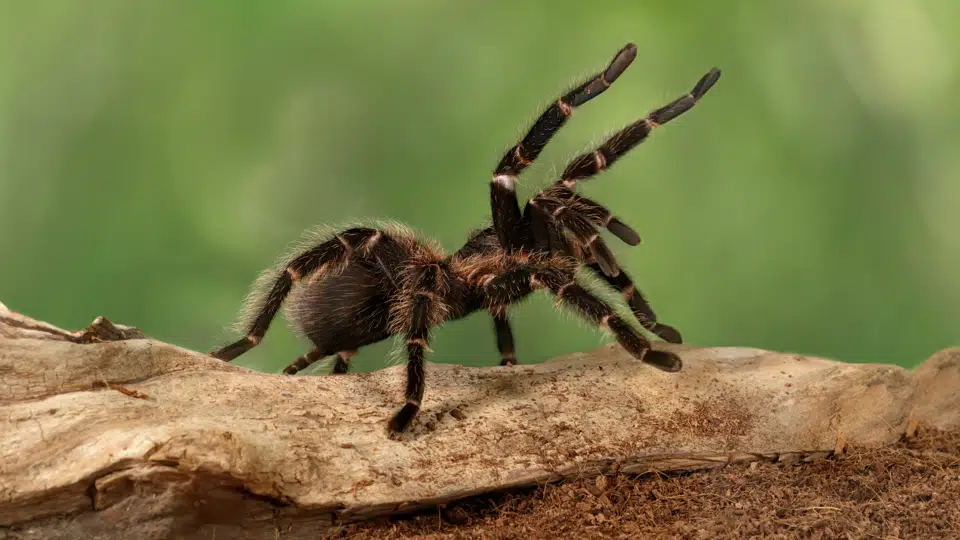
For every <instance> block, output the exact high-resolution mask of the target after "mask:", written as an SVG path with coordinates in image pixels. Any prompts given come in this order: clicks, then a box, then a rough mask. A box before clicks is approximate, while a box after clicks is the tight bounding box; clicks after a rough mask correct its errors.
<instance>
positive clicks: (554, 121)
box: [490, 43, 637, 250]
mask: <svg viewBox="0 0 960 540" xmlns="http://www.w3.org/2000/svg"><path fill="white" fill-rule="evenodd" d="M636 56H637V46H636V45H634V44H633V43H628V44H627V45H626V46H624V47H623V49H621V50H620V52H618V53H617V55H616V56H615V57H614V58H613V60H611V62H610V64H608V65H607V67H606V69H604V70H603V71H602V72H600V73H598V74H597V75H595V76H594V77H592V78H591V79H590V80H588V81H586V82H584V83H582V84H580V85H579V86H577V87H576V88H574V89H573V90H570V91H569V92H567V93H566V94H564V95H563V96H561V97H560V98H558V99H557V101H555V102H554V103H552V104H551V105H550V106H549V107H547V109H546V110H544V111H543V112H542V113H541V114H540V116H539V117H538V118H537V120H536V121H535V122H534V123H533V126H531V128H530V129H529V130H528V131H527V134H526V135H525V136H524V137H523V139H522V140H521V141H520V142H518V143H517V144H516V145H514V146H513V147H512V148H510V149H509V150H507V152H506V154H504V156H503V158H502V159H501V160H500V163H499V164H498V165H497V167H496V169H495V170H494V172H493V179H492V180H491V182H490V202H491V209H492V213H493V227H494V229H495V231H496V234H497V238H498V239H499V241H500V245H501V246H503V248H504V249H507V250H517V249H520V248H521V247H522V238H521V236H520V235H519V234H517V229H518V226H519V225H520V222H521V219H522V216H521V214H520V207H519V202H518V201H517V195H516V180H517V176H519V175H520V173H521V172H522V171H523V170H524V169H526V168H527V167H528V166H530V164H531V163H533V162H534V161H535V160H536V159H537V157H538V156H539V155H540V152H542V151H543V148H544V147H545V146H546V145H547V143H548V142H549V141H550V139H551V138H553V136H554V135H555V134H556V133H557V132H558V131H559V130H560V128H561V127H563V125H564V124H565V123H566V121H567V119H568V118H569V117H570V115H571V114H573V110H574V109H575V108H577V107H579V106H580V105H583V104H584V103H586V102H588V101H590V100H591V99H593V98H595V97H597V96H599V95H600V94H602V93H603V92H604V91H605V90H606V89H607V88H609V87H610V85H612V84H613V83H614V81H616V80H617V78H618V77H620V75H621V74H622V73H623V72H624V70H626V69H627V67H628V66H629V65H630V63H631V62H633V60H634V58H636Z"/></svg>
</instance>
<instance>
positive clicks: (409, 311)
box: [387, 264, 450, 436]
mask: <svg viewBox="0 0 960 540" xmlns="http://www.w3.org/2000/svg"><path fill="white" fill-rule="evenodd" d="M416 270H417V271H415V272H414V273H412V275H411V276H410V278H409V279H408V281H407V283H409V286H408V287H407V290H405V291H403V293H402V297H401V299H400V300H399V301H398V302H397V303H396V305H395V306H394V307H393V308H392V309H393V310H394V311H395V312H396V314H397V316H398V319H400V320H401V321H402V324H403V325H404V326H405V329H404V334H405V335H406V338H407V387H406V391H405V392H404V396H405V397H406V399H407V402H406V403H405V404H404V405H403V407H401V408H400V410H399V411H397V412H396V414H394V415H393V417H392V418H391V419H390V422H389V423H388V424H387V427H388V429H389V430H390V432H391V434H392V435H394V436H395V435H397V434H399V433H401V432H402V431H403V430H404V429H406V428H407V426H409V425H410V422H411V421H413V419H414V417H416V416H417V413H418V412H419V411H420V405H421V403H422V402H423V391H424V387H425V385H426V374H425V372H424V355H425V354H426V352H427V351H428V350H429V347H428V342H429V340H430V328H431V327H433V326H436V325H439V324H441V323H442V322H443V320H444V319H445V318H446V314H447V313H446V311H447V306H446V305H445V304H444V303H443V302H444V299H443V298H442V297H443V293H444V292H446V291H448V290H449V288H450V287H449V284H448V283H447V279H448V276H447V274H446V273H445V272H443V271H441V269H440V266H439V265H438V264H427V265H423V266H420V267H419V268H417V269H416Z"/></svg>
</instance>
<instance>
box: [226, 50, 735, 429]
mask: <svg viewBox="0 0 960 540" xmlns="http://www.w3.org/2000/svg"><path fill="white" fill-rule="evenodd" d="M636 50H637V49H636V46H635V45H634V44H632V43H631V44H628V45H627V46H626V47H624V48H623V49H622V50H621V51H620V52H619V53H617V55H616V56H615V57H614V58H613V60H612V61H611V62H610V64H609V65H608V66H607V68H606V69H604V70H603V71H602V72H601V73H598V74H597V75H596V76H594V77H593V78H591V79H590V80H588V81H586V82H585V83H583V84H581V85H580V86H577V87H576V88H574V89H573V90H571V91H569V92H568V93H566V94H565V95H563V96H562V97H560V98H559V99H557V100H556V101H555V102H554V103H553V104H551V105H550V106H549V107H548V108H547V109H546V110H545V111H544V112H543V113H542V114H541V115H540V117H539V118H538V119H537V120H536V121H535V122H534V124H533V126H532V127H531V128H530V130H529V131H528V132H527V134H526V136H525V137H524V138H523V140H521V141H520V142H519V143H517V144H516V145H515V146H513V147H512V148H511V149H510V150H508V151H507V153H506V154H505V155H504V157H503V159H501V160H500V163H499V164H498V165H497V167H496V169H495V171H494V173H493V179H492V182H491V185H490V188H491V206H492V213H493V225H492V226H490V227H487V228H485V229H482V230H478V231H474V232H473V233H472V234H471V235H470V237H469V239H468V240H467V242H466V244H465V245H464V246H463V247H462V248H460V249H459V250H458V251H457V252H456V253H453V254H452V255H446V254H444V253H443V251H442V250H441V249H440V248H439V247H438V246H436V245H434V244H432V243H428V242H425V241H422V240H420V239H418V238H417V237H416V235H414V234H413V233H412V232H411V231H410V230H408V229H406V228H404V227H403V226H400V225H394V224H388V225H381V226H375V227H353V228H349V229H346V230H343V231H340V232H336V233H334V234H332V235H330V236H328V237H327V238H326V239H324V240H322V241H315V242H314V243H313V244H312V245H311V246H309V247H307V248H305V249H303V250H300V251H299V252H297V253H296V254H295V255H293V256H292V257H291V258H290V259H288V260H287V262H286V263H285V264H283V265H282V266H281V267H280V268H278V269H276V270H275V271H271V272H268V273H267V274H265V275H264V277H265V278H266V279H264V280H261V281H260V282H259V283H263V284H264V285H265V286H264V287H263V288H261V289H260V293H259V294H254V295H253V296H252V297H251V300H250V301H249V302H248V311H249V312H250V314H251V317H250V318H249V321H248V323H247V325H246V327H247V334H246V336H245V337H243V338H242V339H240V340H238V341H236V342H234V343H232V344H230V345H227V346H225V347H223V348H222V349H220V350H218V351H216V352H214V353H212V354H213V356H214V357H216V358H219V359H222V360H226V361H230V360H233V359H234V358H236V357H237V356H239V355H241V354H243V353H244V352H246V351H248V350H250V349H251V348H253V347H254V346H256V345H257V344H258V343H260V341H261V340H262V339H263V337H264V335H265V334H266V332H267V328H268V327H269V325H270V323H271V321H272V320H273V319H274V317H275V316H276V314H277V313H278V311H279V310H280V308H281V305H282V304H283V303H284V300H285V299H287V298H288V296H290V295H291V292H295V294H294V295H293V296H292V297H291V299H290V302H288V308H287V313H288V315H289V318H290V319H291V321H292V322H293V324H294V326H295V327H296V328H297V329H298V330H299V331H301V332H302V333H303V334H304V335H306V336H307V337H308V338H309V339H310V340H311V341H312V342H313V344H314V345H315V347H314V348H313V349H312V350H311V351H309V352H308V353H306V354H305V355H303V356H301V357H300V358H298V359H297V360H296V361H295V362H293V363H292V364H290V365H289V366H288V367H287V368H286V369H285V370H284V373H287V374H294V373H297V372H298V371H299V370H302V369H304V368H305V367H307V366H308V365H310V364H312V363H313V362H316V361H317V360H320V359H322V358H324V357H328V356H332V355H336V361H335V363H334V367H333V373H346V372H347V370H348V367H349V361H350V357H351V356H352V355H354V354H355V353H356V350H357V349H358V348H360V347H363V346H365V345H369V344H372V343H376V342H378V341H381V340H383V339H385V338H387V337H390V336H394V335H400V336H403V337H405V338H406V349H407V360H408V361H407V384H406V400H407V401H406V404H405V405H404V406H403V407H402V408H401V409H400V410H399V411H398V412H397V413H396V414H394V416H393V417H392V418H391V419H390V421H389V423H388V429H389V431H390V432H391V435H392V436H395V435H397V434H399V433H401V432H402V431H404V429H405V428H407V427H408V426H409V425H410V422H411V421H412V420H413V418H414V417H415V416H416V414H417V412H418V411H419V409H420V405H421V402H422V400H423V393H424V354H425V352H426V351H428V350H429V349H428V342H429V339H430V330H431V329H432V328H434V327H437V326H439V325H441V324H443V323H445V322H446V321H451V320H455V319H460V318H462V317H465V316H467V315H469V314H471V313H473V312H476V311H479V310H481V309H484V310H487V311H488V312H489V313H490V314H491V315H492V317H493V321H494V328H495V332H496V338H497V346H498V349H499V351H500V355H501V365H513V364H515V363H516V357H515V354H514V341H513V333H512V331H511V329H510V324H509V322H508V320H507V308H508V306H510V305H511V304H514V303H516V302H518V301H520V300H521V299H523V298H524V297H526V296H528V295H529V294H531V293H532V292H533V291H534V290H535V289H545V290H547V291H549V292H550V293H551V294H553V295H554V296H555V297H556V299H557V301H558V304H565V305H567V306H569V307H572V308H574V309H575V310H577V311H579V312H580V314H581V315H583V316H584V317H585V318H586V319H588V320H589V321H591V322H593V323H594V324H597V325H599V326H601V327H604V328H606V329H608V330H609V331H610V332H612V333H613V335H614V337H615V338H616V339H617V341H618V342H619V343H620V345H621V346H622V347H623V348H624V349H626V350H627V351H628V352H629V353H630V354H631V355H633V356H634V357H636V358H637V359H639V360H641V361H643V362H645V363H647V364H650V365H652V366H655V367H657V368H659V369H662V370H665V371H678V370H679V369H680V368H681V365H682V364H681V361H680V358H678V357H677V356H676V355H674V354H672V353H670V352H666V351H659V350H653V349H651V346H650V342H649V341H648V340H647V339H646V338H645V337H644V336H643V335H642V334H641V333H640V332H639V331H638V330H637V329H636V328H635V327H633V326H632V325H631V324H629V323H628V322H627V321H625V320H623V319H622V318H621V317H619V316H618V315H616V314H615V313H614V311H613V309H612V308H611V307H610V306H609V305H608V304H606V303H605V302H603V301H601V300H600V299H598V298H597V297H595V296H594V295H593V294H591V293H590V292H589V291H587V290H586V289H585V288H584V287H583V286H581V284H579V283H578V282H577V280H576V279H575V274H576V273H577V272H578V271H579V270H580V268H581V267H583V266H587V267H589V268H590V269H591V270H592V271H593V272H594V273H596V274H597V275H599V276H600V277H601V278H603V279H604V280H605V281H606V282H607V283H608V284H609V285H611V286H612V287H614V288H615V289H617V290H618V291H620V293H621V294H622V295H623V297H624V299H625V300H626V302H627V303H628V304H629V305H630V307H631V310H632V311H633V313H634V314H635V316H636V318H637V319H638V321H639V323H640V324H641V326H643V327H644V328H646V329H647V330H649V331H651V332H652V333H654V334H656V335H657V336H659V337H661V338H662V339H665V340H667V341H671V342H676V343H679V342H681V337H680V333H679V332H677V330H676V329H674V328H673V327H671V326H669V325H665V324H662V323H659V322H657V317H656V315H655V314H654V312H653V310H652V309H651V307H650V305H649V304H648V302H647V301H646V299H644V297H643V295H642V294H641V293H640V291H638V290H637V289H636V287H635V286H634V285H633V282H632V281H631V279H630V278H629V277H628V276H627V275H626V273H624V272H623V271H622V270H620V268H619V267H618V264H617V261H616V259H615V258H614V256H613V254H612V253H611V252H610V250H609V249H608V248H607V246H606V244H605V243H604V242H603V240H602V239H601V238H600V233H599V228H606V229H607V230H609V231H610V232H611V233H613V234H614V235H615V236H617V237H618V238H620V239H621V240H623V241H624V242H626V243H627V244H630V245H636V244H638V243H639V242H640V238H639V236H638V235H637V233H636V232H635V231H634V230H633V229H631V228H630V227H629V226H627V225H626V224H624V223H623V222H622V221H620V220H619V219H617V218H616V217H614V216H613V214H611V213H610V211H609V210H607V209H606V208H604V207H603V206H601V205H600V204H598V203H596V202H594V201H592V200H590V199H587V198H586V197H583V196H581V195H578V194H576V193H575V188H576V185H577V183H578V182H579V181H581V180H586V179H588V178H590V177H592V176H595V175H597V174H598V173H600V172H601V171H603V170H604V169H606V168H608V167H610V166H611V165H612V164H613V163H614V162H615V161H616V160H617V159H619V158H620V157H621V156H623V155H624V154H625V153H627V152H628V151H629V150H630V149H632V148H633V147H635V146H636V145H638V144H639V143H641V142H642V141H643V140H644V139H645V138H646V137H647V136H648V135H649V134H650V131H651V130H652V129H653V128H655V127H657V126H660V125H663V124H665V123H667V122H669V121H670V120H672V119H674V118H676V117H677V116H679V115H680V114H682V113H684V112H686V111H687V110H689V109H690V108H692V107H693V106H694V105H695V104H696V103H697V101H698V100H699V99H700V98H701V97H703V95H704V94H705V93H706V92H707V91H708V90H709V89H710V87H712V86H713V84H714V83H716V81H717V79H718V78H719V77H720V71H719V70H718V69H716V68H714V69H711V70H710V71H709V72H708V73H707V74H706V75H704V76H703V77H702V78H701V79H700V80H699V82H697V84H696V86H695V87H694V88H693V90H691V91H690V93H688V94H685V95H683V96H682V97H680V98H678V99H676V100H674V101H673V102H671V103H670V104H668V105H666V106H664V107H661V108H659V109H657V110H655V111H653V112H651V113H650V114H648V115H647V116H646V117H644V118H642V119H640V120H638V121H636V122H634V123H632V124H630V125H628V126H626V127H625V128H623V129H622V130H620V131H619V132H617V133H615V134H614V135H613V136H611V137H610V138H609V139H607V140H606V141H605V142H604V143H603V144H602V145H600V146H599V147H598V148H597V149H596V150H595V151H593V152H589V153H586V154H583V155H580V156H578V157H576V158H574V159H573V160H572V161H571V162H570V164H569V165H568V166H567V167H566V169H565V170H564V171H563V174H562V175H561V177H560V179H559V180H557V181H556V182H555V183H554V184H553V185H551V186H550V187H548V188H546V189H544V190H543V191H541V192H540V193H539V194H538V195H537V196H536V197H534V198H533V199H531V200H530V201H529V202H527V204H526V205H525V207H524V209H523V211H522V212H521V210H520V207H519V204H518V201H517V196H516V193H515V191H514V185H515V181H516V178H517V176H518V175H519V174H520V173H521V172H522V171H523V170H524V169H525V168H527V166H529V165H530V164H531V163H532V162H533V161H534V160H535V159H536V158H537V156H538V155H539V154H540V152H541V151H542V150H543V148H544V146H546V144H547V142H548V141H549V140H550V139H551V138H552V137H553V135H554V134H556V132H557V131H558V130H559V129H560V128H561V127H562V126H563V125H564V123H565V122H566V121H567V119H568V118H569V117H570V115H571V114H572V113H573V110H574V109H575V108H576V107H578V106H580V105H583V104H584V103H586V102H587V101H589V100H591V99H593V98H594V97H596V96H598V95H600V94H602V93H603V92H604V91H605V90H606V89H607V88H609V87H610V85H611V84H612V83H613V82H614V81H615V80H616V79H617V78H618V77H619V76H620V75H621V74H622V73H623V72H624V70H625V69H626V68H627V67H628V66H629V65H630V63H631V62H632V61H633V59H634V58H635V57H636ZM295 285H299V286H298V287H297V288H296V290H294V286H295Z"/></svg>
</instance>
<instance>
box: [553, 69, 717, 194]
mask: <svg viewBox="0 0 960 540" xmlns="http://www.w3.org/2000/svg"><path fill="white" fill-rule="evenodd" d="M719 79H720V70H719V69H717V68H713V69H711V70H710V71H708V72H707V73H706V74H705V75H704V76H703V77H701V78H700V80H699V81H697V84H696V86H694V88H693V90H691V91H690V93H688V94H684V95H683V96H681V97H679V98H677V99H675V100H673V101H671V102H670V103H668V104H666V105H664V106H663V107H660V108H659V109H657V110H655V111H653V112H651V113H649V114H648V115H647V116H645V117H643V118H641V119H640V120H637V121H636V122H634V123H632V124H630V125H628V126H626V127H624V128H623V129H621V130H620V131H618V132H617V133H614V134H613V135H612V136H610V137H609V138H608V139H607V140H606V141H604V142H603V144H601V145H600V146H599V147H597V149H596V150H594V151H592V152H587V153H585V154H581V155H579V156H577V157H575V158H573V159H572V160H571V161H570V163H569V164H568V165H567V167H566V168H565V169H564V171H563V174H562V175H561V176H560V179H559V180H557V182H556V183H557V184H561V185H564V186H566V187H568V188H571V189H575V186H576V184H577V182H579V181H581V180H587V179H589V178H591V177H593V176H596V175H598V174H600V173H601V172H603V171H604V170H606V169H608V168H610V166H612V165H613V164H614V163H615V162H616V161H617V160H618V159H620V158H621V157H623V156H624V155H625V154H626V153H627V152H629V151H630V150H632V149H633V148H635V147H636V146H637V145H638V144H640V143H642V142H643V141H644V140H646V138H647V136H649V135H650V132H651V131H652V130H653V129H654V128H656V127H659V126H662V125H664V124H666V123H667V122H669V121H671V120H673V119H674V118H677V117H678V116H680V115H682V114H683V113H685V112H687V111H689V110H690V109H692V108H693V106H694V105H696V104H697V102H698V101H700V99H701V98H703V96H704V94H706V93H707V91H708V90H710V88H712V87H713V85H714V84H716V82H717V80H719Z"/></svg>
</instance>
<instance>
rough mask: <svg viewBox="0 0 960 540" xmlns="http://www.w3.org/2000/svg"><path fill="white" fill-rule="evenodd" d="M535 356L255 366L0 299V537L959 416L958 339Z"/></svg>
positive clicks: (316, 507)
mask: <svg viewBox="0 0 960 540" xmlns="http://www.w3.org/2000/svg"><path fill="white" fill-rule="evenodd" d="M657 347H664V348H669V349H670V350H673V351H675V352H677V353H678V354H679V355H680V356H681V357H682V359H683V361H684V369H683V370H682V371H681V372H679V373H674V374H670V373H664V372H661V371H658V370H656V369H651V368H649V367H647V366H644V365H642V364H640V363H638V362H637V361H635V360H634V359H633V358H631V357H630V356H629V355H627V354H625V353H624V352H623V351H622V350H621V349H620V348H618V347H617V346H616V345H609V346H605V347H601V348H599V349H597V350H595V351H592V352H589V353H581V354H572V355H569V356H565V357H563V358H558V359H556V360H553V361H550V362H547V363H545V364H540V365H530V366H524V365H521V366H516V367H512V368H510V367H499V366H498V367H488V368H467V367H462V366H457V365H443V364H431V365H430V366H429V371H428V378H429V382H428V385H427V395H426V399H425V402H424V409H423V410H422V412H421V413H420V416H419V417H418V419H417V421H416V422H415V424H414V426H413V428H412V430H411V432H410V433H409V434H408V435H407V436H406V437H405V439H404V440H401V441H395V440H391V439H389V438H388V437H387V433H386V429H385V426H386V420H387V419H388V418H389V417H390V415H391V414H392V413H393V412H394V411H395V410H396V408H397V407H399V406H400V405H401V404H402V388H403V377H404V369H403V367H402V366H395V367H391V368H387V369H384V370H381V371H378V372H376V373H357V374H350V375H339V376H294V377H290V376H284V375H274V374H266V373H259V372H256V371H252V370H249V369H244V368H240V367H236V366H232V365H230V364H227V363H224V362H221V361H218V360H215V359H213V358H211V357H209V356H207V355H205V354H201V353H197V352H193V351H189V350H185V349H182V348H179V347H176V346H174V345H170V344H166V343H161V342H158V341H154V340H150V339H146V338H144V337H143V335H142V334H141V333H140V332H139V331H137V330H136V329H135V328H131V327H124V326H119V325H113V324H112V323H110V322H109V321H107V320H106V319H103V318H99V319H97V321H95V323H94V324H92V325H91V326H90V327H88V328H87V329H85V330H83V331H80V332H68V331H64V330H61V329H59V328H56V327H53V326H51V325H48V324H45V323H43V322H40V321H35V320H33V319H30V318H29V317H25V316H23V315H19V314H16V313H13V312H10V311H7V310H6V309H5V308H3V307H2V304H0V537H4V538H7V537H9V538H29V539H34V538H36V539H40V538H43V539H58V538H63V539H67V538H69V539H74V538H105V539H106V538H111V539H112V538H138V539H140V540H144V539H153V538H157V539H166V538H234V539H244V538H251V539H253V538H266V537H269V538H273V537H275V536H276V537H280V538H315V537H316V536H317V535H318V534H325V533H330V532H332V531H334V530H335V528H336V527H337V525H338V524H339V523H344V522H349V521H353V520H359V519H364V518H369V517H372V516H377V515H383V514H392V513H399V512H406V511H410V510H414V509H417V508H422V507H425V506H430V505H441V504H444V503H446V502H450V501H453V500H457V499H460V498H463V497H467V496H470V495H476V494H481V493H486V492H492V491H499V490H504V489H510V488H516V487H521V486H530V485H535V484H540V483H544V482H550V481H555V480H560V479H564V478H569V477H574V476H578V475H592V474H597V473H603V472H610V471H615V470H619V471H623V472H635V473H642V472H647V471H671V470H679V469H695V468H706V467H716V466H722V465H724V464H727V463H730V462H734V461H747V460H760V459H769V460H791V461H792V460H804V459H816V458H820V457H826V456H829V455H830V454H831V453H832V452H834V451H842V449H843V448H845V447H848V446H851V445H854V446H866V445H885V444H890V443H892V442H894V441H896V440H898V439H899V438H900V437H902V436H903V435H904V433H905V432H907V431H908V430H911V429H916V426H917V425H920V424H925V425H929V426H931V427H935V428H939V429H956V428H957V427H960V392H958V389H960V349H958V348H952V349H946V350H943V351H941V352H939V353H937V354H935V355H933V356H932V357H931V358H930V359H929V360H927V361H926V362H925V363H923V364H922V365H921V366H919V367H918V368H917V369H916V370H913V371H911V370H906V369H902V368H899V367H896V366H892V365H874V364H845V363H840V362H834V361H830V360H826V359H822V358H814V357H807V356H800V355H796V354H786V353H778V352H770V351H764V350H759V349H750V348H738V347H716V348H699V347H691V346H675V345H669V344H662V343H658V344H657Z"/></svg>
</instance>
